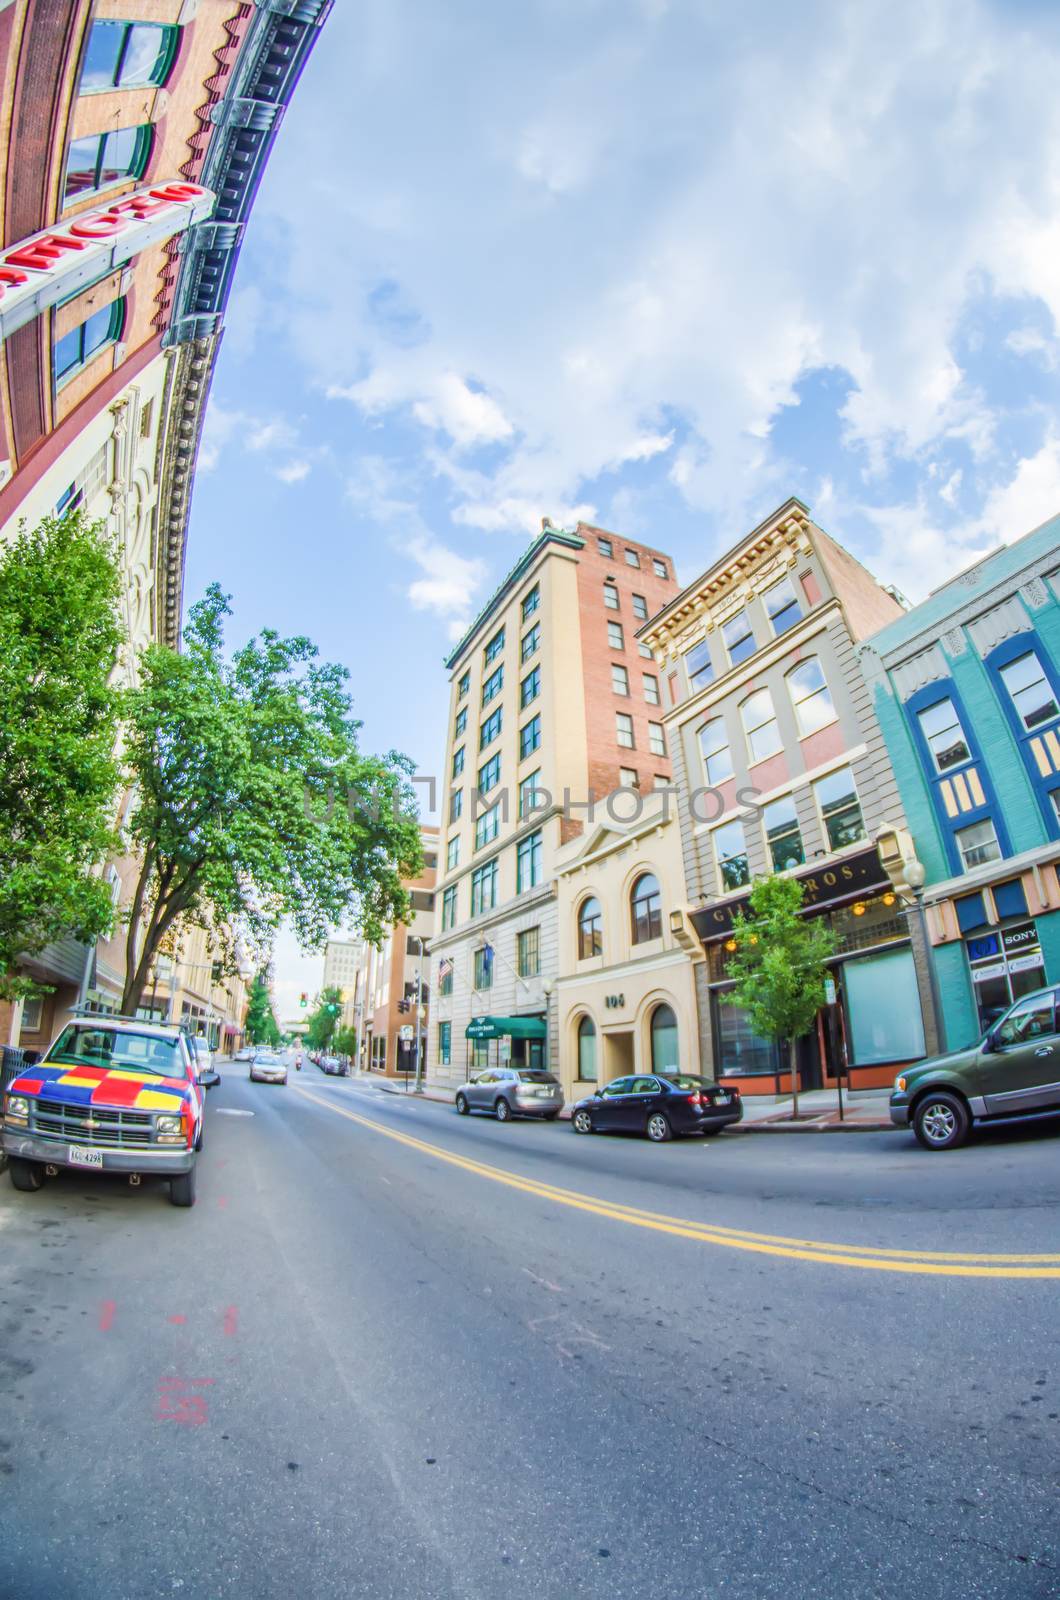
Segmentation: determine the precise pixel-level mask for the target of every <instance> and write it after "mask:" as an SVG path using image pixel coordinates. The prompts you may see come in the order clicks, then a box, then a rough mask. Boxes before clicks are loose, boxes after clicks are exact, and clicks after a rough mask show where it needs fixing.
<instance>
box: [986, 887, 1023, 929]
mask: <svg viewBox="0 0 1060 1600" xmlns="http://www.w3.org/2000/svg"><path fill="white" fill-rule="evenodd" d="M991 893H992V894H993V896H994V905H995V906H996V907H997V914H998V918H999V919H1000V920H1001V921H1002V922H1004V921H1006V920H1007V919H1008V918H1011V917H1025V916H1026V915H1027V896H1026V894H1025V893H1024V889H1023V880H1022V879H1021V878H1010V879H1009V880H1008V882H1007V883H995V884H994V886H993V889H992V890H991Z"/></svg>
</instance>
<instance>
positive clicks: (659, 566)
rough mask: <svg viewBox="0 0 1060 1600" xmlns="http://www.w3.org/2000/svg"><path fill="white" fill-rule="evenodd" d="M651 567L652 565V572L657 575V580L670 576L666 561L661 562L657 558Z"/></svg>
mask: <svg viewBox="0 0 1060 1600" xmlns="http://www.w3.org/2000/svg"><path fill="white" fill-rule="evenodd" d="M651 565H652V571H653V572H654V573H655V576H656V577H657V578H668V577H669V576H670V573H669V569H668V568H667V565H666V562H665V561H660V560H659V558H658V557H657V556H656V557H655V558H654V559H653V561H652V564H651Z"/></svg>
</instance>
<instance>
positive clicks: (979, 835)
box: [859, 516, 1060, 1049]
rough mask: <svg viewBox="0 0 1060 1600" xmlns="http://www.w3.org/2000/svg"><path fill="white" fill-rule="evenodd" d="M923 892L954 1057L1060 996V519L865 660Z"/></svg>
mask: <svg viewBox="0 0 1060 1600" xmlns="http://www.w3.org/2000/svg"><path fill="white" fill-rule="evenodd" d="M859 657H860V661H861V667H862V671H863V673H864V675H865V679H866V682H867V684H868V687H869V690H870V693H871V695H872V701H873V706H874V709H875V712H876V718H877V722H878V727H879V740H880V744H879V746H878V748H877V751H876V758H877V761H878V762H879V763H881V764H887V765H889V766H890V769H891V771H892V772H893V775H894V779H895V781H896V783H897V787H898V792H899V794H900V796H901V801H902V807H903V810H904V812H905V816H906V819H907V824H908V832H907V833H903V835H902V838H901V840H900V845H899V848H898V850H897V851H896V857H897V859H896V862H895V865H894V866H893V867H892V875H893V876H895V878H896V881H898V879H899V878H900V877H901V875H902V871H903V868H904V867H906V866H908V864H909V862H911V861H912V862H914V863H917V862H918V863H920V866H919V867H917V866H915V865H914V868H913V870H912V871H910V872H909V874H908V880H907V881H909V883H910V886H911V887H912V888H914V889H915V888H916V887H917V885H918V882H919V881H920V880H922V881H923V903H924V907H925V912H926V917H927V926H928V934H929V939H930V943H931V947H932V955H933V958H934V966H935V972H936V976H937V990H938V997H939V1006H940V1011H941V1019H940V1020H941V1023H942V1028H941V1032H942V1034H943V1038H944V1042H945V1045H946V1046H947V1047H948V1048H950V1049H958V1048H960V1047H962V1046H964V1045H966V1044H969V1043H971V1042H973V1041H974V1040H975V1039H976V1038H978V1037H979V1036H980V1034H981V1033H982V1032H983V1031H984V1029H985V1028H986V1027H987V1026H989V1024H990V1023H991V1022H992V1021H993V1020H994V1018H995V1017H996V1016H998V1015H999V1014H1000V1013H1001V1011H1003V1010H1004V1009H1006V1008H1007V1007H1008V1006H1009V1005H1010V1004H1011V1003H1012V1001H1013V1000H1016V999H1019V997H1020V996H1021V995H1023V994H1027V993H1030V992H1031V991H1032V990H1034V989H1037V988H1040V987H1041V986H1042V984H1045V983H1060V882H1058V878H1057V870H1058V865H1060V516H1056V517H1054V518H1053V519H1052V520H1051V521H1049V522H1046V523H1044V524H1043V525H1042V526H1041V527H1040V528H1036V529H1035V530H1034V532H1033V533H1029V534H1027V535H1026V536H1025V537H1024V538H1022V539H1020V540H1018V541H1017V542H1016V543H1014V544H1010V545H1005V546H1003V547H1002V548H1001V549H999V550H996V551H994V552H993V553H992V554H990V555H988V556H986V557H985V558H984V559H983V560H982V561H980V562H979V563H978V564H977V565H976V566H974V567H972V568H970V569H969V570H968V571H965V572H962V573H959V574H958V575H957V576H956V577H955V578H953V579H951V580H950V582H949V583H946V584H944V585H943V586H942V588H940V589H937V590H936V591H935V592H934V593H933V594H931V595H930V596H929V597H928V599H927V600H925V601H924V602H923V604H921V605H918V606H915V607H913V608H912V610H910V611H908V612H907V613H906V614H905V615H904V616H902V617H900V618H898V619H897V620H896V621H894V622H892V623H890V624H888V625H887V626H886V627H884V628H882V629H881V630H880V631H879V632H878V633H876V634H874V635H873V636H872V637H871V638H870V639H868V640H866V641H865V643H864V644H863V645H861V647H860V649H859Z"/></svg>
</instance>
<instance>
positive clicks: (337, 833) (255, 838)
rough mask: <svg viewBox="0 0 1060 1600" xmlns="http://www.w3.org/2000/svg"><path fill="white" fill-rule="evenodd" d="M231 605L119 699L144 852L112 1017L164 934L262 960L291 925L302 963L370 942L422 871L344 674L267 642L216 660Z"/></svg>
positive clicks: (402, 806)
mask: <svg viewBox="0 0 1060 1600" xmlns="http://www.w3.org/2000/svg"><path fill="white" fill-rule="evenodd" d="M230 615H231V609H230V606H229V602H228V598H227V596H225V595H224V594H222V593H221V591H220V589H219V588H218V587H217V586H216V585H214V586H212V587H211V588H210V589H209V590H208V591H207V593H206V595H205V597H204V598H203V599H202V600H201V601H199V602H198V604H197V605H194V606H193V607H192V608H191V611H190V613H189V621H188V626H187V628H186V629H185V633H184V643H185V648H184V651H183V652H182V653H178V652H176V651H174V650H171V649H168V648H167V647H165V646H163V645H153V646H151V647H150V648H149V649H148V650H147V651H146V652H145V653H144V656H143V659H142V664H141V681H140V684H139V687H138V688H136V689H135V690H133V691H131V693H130V696H129V718H128V737H127V761H128V764H129V767H130V770H131V773H132V775H133V777H134V778H135V781H136V784H137V789H138V795H139V803H138V806H137V809H136V812H135V816H134V819H133V822H132V830H133V833H134V835H135V838H136V842H137V844H138V846H139V848H140V849H141V850H142V852H143V867H142V871H141V873H140V877H139V881H138V883H137V887H136V891H135V894H134V897H133V901H132V906H131V910H130V917H129V927H128V946H127V957H128V963H127V964H128V973H127V978H126V985H125V994H124V996H123V1009H124V1010H130V1009H135V1006H136V1005H137V1004H138V1003H139V999H140V996H141V994H142V992H143V986H144V980H145V978H146V974H147V970H148V967H149V965H150V961H151V959H152V956H153V954H154V951H155V949H156V948H157V945H158V941H159V940H160V938H162V937H163V936H164V934H165V932H166V929H167V928H169V927H170V926H171V925H172V923H173V922H174V921H175V919H176V918H178V917H180V916H185V915H186V916H189V917H190V918H192V919H196V918H198V919H202V918H204V917H207V918H209V919H210V920H211V921H212V922H213V923H214V924H215V925H217V926H229V927H233V926H235V927H238V928H239V929H240V930H241V931H242V932H243V933H245V934H246V936H247V938H248V940H249V942H251V943H257V944H258V945H259V946H260V945H265V944H267V943H269V942H270V941H271V937H272V934H273V932H274V930H275V929H276V927H277V925H278V924H279V922H280V920H281V918H283V917H288V918H290V920H291V922H292V923H293V925H294V928H295V930H296V933H297V934H298V936H299V939H300V941H301V943H302V946H303V948H304V949H318V948H320V947H321V946H322V945H323V944H324V943H325V941H326V939H327V936H328V931H329V929H330V928H331V927H333V926H335V925H338V924H345V925H348V926H352V927H356V928H358V929H359V930H360V931H361V932H362V933H363V934H364V936H365V937H366V938H367V939H368V940H370V941H372V942H378V941H379V940H380V939H381V938H382V935H383V930H384V928H385V927H386V926H387V925H388V924H391V923H394V922H400V921H403V920H405V919H406V918H407V915H408V896H407V894H406V892H405V890H404V889H403V888H402V883H401V880H402V878H403V877H410V876H413V875H414V874H415V873H416V872H417V871H418V870H419V868H420V865H421V859H422V858H421V851H420V837H419V824H418V820H417V816H416V808H415V801H414V797H413V792H412V786H411V781H410V780H411V776H412V770H413V769H412V765H411V763H410V761H409V760H408V758H407V757H404V756H401V755H399V754H397V753H396V752H393V751H391V752H390V753H388V754H387V755H386V756H382V757H375V756H367V755H362V753H361V752H360V750H359V748H358V744H357V733H358V729H359V727H360V724H359V723H358V722H357V721H356V720H355V718H354V717H353V715H352V711H351V701H350V696H349V693H348V691H347V688H346V683H347V678H348V674H347V673H346V671H345V669H344V668H342V667H340V666H336V665H333V664H328V663H323V662H320V661H319V660H318V653H317V650H316V648H315V646H314V645H312V644H311V643H310V641H309V640H308V639H305V638H292V639H284V638H281V637H280V635H279V634H278V633H276V632H274V631H272V630H271V629H266V630H264V631H263V632H262V633H261V634H260V636H258V637H257V638H254V639H251V640H250V642H249V643H248V644H246V645H244V646H243V648H242V649H240V650H237V651H236V652H235V653H234V655H232V657H231V659H227V658H226V656H225V653H224V621H225V618H226V617H227V616H230Z"/></svg>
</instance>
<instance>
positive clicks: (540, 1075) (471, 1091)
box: [456, 1067, 563, 1122]
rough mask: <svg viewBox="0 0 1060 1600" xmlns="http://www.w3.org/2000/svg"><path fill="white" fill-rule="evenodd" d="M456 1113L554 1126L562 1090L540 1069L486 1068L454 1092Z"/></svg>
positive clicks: (556, 1080) (549, 1073) (554, 1077)
mask: <svg viewBox="0 0 1060 1600" xmlns="http://www.w3.org/2000/svg"><path fill="white" fill-rule="evenodd" d="M456 1109H457V1110H458V1111H459V1113H460V1115H461V1116H462V1117H466V1116H467V1114H468V1112H469V1111H492V1112H493V1115H494V1116H495V1117H496V1118H497V1121H498V1122H507V1121H508V1120H509V1118H510V1117H544V1119H545V1121H546V1122H555V1120H556V1118H557V1117H558V1116H559V1114H560V1112H561V1111H562V1110H563V1089H562V1087H561V1085H560V1081H559V1079H558V1078H557V1077H556V1076H555V1074H554V1073H551V1072H545V1071H543V1070H542V1068H540V1067H489V1068H488V1069H487V1070H486V1071H485V1072H480V1073H478V1074H477V1076H475V1077H473V1078H469V1079H468V1080H467V1082H466V1083H465V1084H464V1086H463V1088H461V1089H458V1090H457V1093H456Z"/></svg>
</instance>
